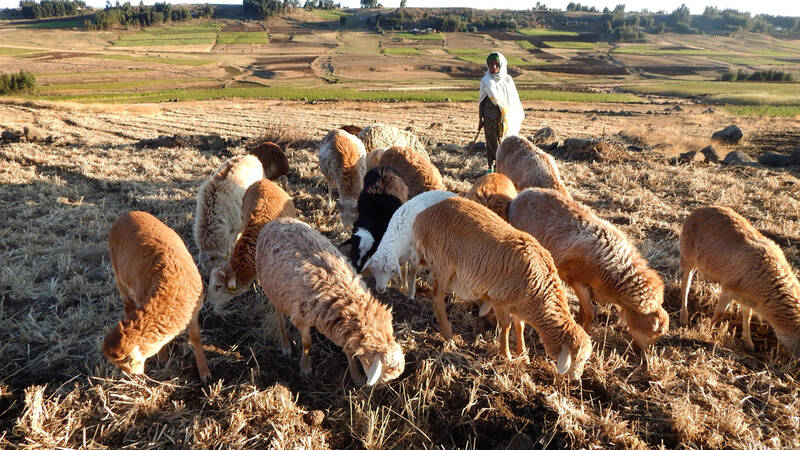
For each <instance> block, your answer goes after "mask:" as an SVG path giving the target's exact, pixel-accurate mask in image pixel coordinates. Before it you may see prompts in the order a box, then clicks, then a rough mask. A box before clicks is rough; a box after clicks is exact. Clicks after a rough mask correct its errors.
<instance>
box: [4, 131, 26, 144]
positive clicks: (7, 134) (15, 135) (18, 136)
mask: <svg viewBox="0 0 800 450" xmlns="http://www.w3.org/2000/svg"><path fill="white" fill-rule="evenodd" d="M20 140H22V133H20V132H19V131H14V130H3V132H2V133H0V141H3V142H19V141H20Z"/></svg>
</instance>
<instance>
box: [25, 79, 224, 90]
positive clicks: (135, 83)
mask: <svg viewBox="0 0 800 450" xmlns="http://www.w3.org/2000/svg"><path fill="white" fill-rule="evenodd" d="M204 81H216V80H215V79H214V78H207V77H193V78H172V79H159V80H131V81H106V82H98V83H63V84H51V85H47V86H39V87H38V88H37V92H39V93H41V94H47V93H55V92H59V91H84V90H91V91H119V90H125V89H134V88H141V87H153V86H164V85H169V86H178V85H181V84H193V83H198V82H204Z"/></svg>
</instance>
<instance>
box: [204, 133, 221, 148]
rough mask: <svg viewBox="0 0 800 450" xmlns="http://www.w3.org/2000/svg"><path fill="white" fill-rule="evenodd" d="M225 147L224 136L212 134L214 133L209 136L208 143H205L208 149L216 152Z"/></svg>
mask: <svg viewBox="0 0 800 450" xmlns="http://www.w3.org/2000/svg"><path fill="white" fill-rule="evenodd" d="M223 147H225V143H224V142H222V138H221V137H219V135H217V134H212V135H209V136H207V138H206V145H205V148H206V149H208V150H210V151H212V152H216V151H219V150H222V148H223Z"/></svg>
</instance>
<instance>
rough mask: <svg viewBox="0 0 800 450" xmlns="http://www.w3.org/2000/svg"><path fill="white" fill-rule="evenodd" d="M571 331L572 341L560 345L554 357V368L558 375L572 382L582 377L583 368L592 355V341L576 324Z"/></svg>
mask: <svg viewBox="0 0 800 450" xmlns="http://www.w3.org/2000/svg"><path fill="white" fill-rule="evenodd" d="M573 330H574V333H573V337H572V339H569V338H568V340H567V341H565V342H562V344H561V350H560V352H559V354H558V356H557V357H556V368H557V369H558V374H559V375H564V374H567V375H569V377H570V378H572V379H573V380H577V379H579V378H580V377H581V375H583V367H584V365H586V361H587V360H588V359H589V356H591V354H592V341H591V340H590V339H589V335H588V334H586V332H585V331H583V328H581V327H579V326H578V325H577V324H576V325H575V326H574V327H573ZM569 341H571V342H569ZM551 356H553V355H551Z"/></svg>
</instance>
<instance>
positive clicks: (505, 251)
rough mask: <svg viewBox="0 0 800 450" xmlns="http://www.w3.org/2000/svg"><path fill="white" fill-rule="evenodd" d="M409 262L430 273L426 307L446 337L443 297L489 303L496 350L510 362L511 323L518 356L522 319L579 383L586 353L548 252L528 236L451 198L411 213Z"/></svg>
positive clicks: (560, 368) (448, 331) (585, 342)
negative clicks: (412, 256)
mask: <svg viewBox="0 0 800 450" xmlns="http://www.w3.org/2000/svg"><path fill="white" fill-rule="evenodd" d="M413 248H414V251H415V252H416V260H417V262H418V263H419V264H421V265H427V266H428V268H430V270H431V272H432V273H433V278H434V282H433V295H434V298H433V302H434V310H435V312H436V318H437V320H438V321H439V325H440V327H441V333H442V335H443V336H444V337H445V338H446V339H450V338H451V337H452V331H451V327H450V322H449V321H448V320H447V313H446V310H445V303H444V299H445V295H446V294H447V292H449V291H453V292H455V293H456V294H458V295H459V296H461V297H462V298H465V299H471V300H483V301H484V302H488V303H491V304H492V306H493V307H494V308H495V310H496V311H497V317H498V320H499V321H500V324H501V326H502V328H503V342H502V351H503V353H504V354H505V355H506V357H507V358H510V357H511V353H510V351H509V348H508V333H509V330H510V327H511V322H510V320H509V315H510V318H513V320H514V322H515V324H516V325H517V326H518V327H517V351H518V352H523V351H524V346H523V338H522V327H521V326H520V325H522V321H524V322H527V323H529V324H531V325H532V326H533V328H534V329H535V330H536V332H537V333H538V334H539V337H540V338H541V340H542V343H543V344H544V347H545V351H546V352H547V354H548V356H550V357H551V358H553V359H554V360H555V361H557V367H558V373H559V374H564V373H569V374H570V375H571V376H572V377H573V378H580V376H581V374H582V373H583V366H584V364H585V363H586V360H587V359H588V358H589V355H590V354H591V351H592V344H591V341H590V339H589V336H588V335H587V334H586V332H585V331H584V330H583V329H582V328H581V327H580V326H578V324H577V323H575V320H574V319H573V318H572V315H571V314H570V312H569V306H568V304H567V297H566V294H565V293H564V289H563V287H562V286H561V281H560V280H559V279H558V272H557V271H556V266H555V264H554V263H553V259H552V258H551V257H550V254H549V253H548V252H547V250H545V249H544V248H542V246H540V245H539V244H538V243H537V242H536V240H535V239H533V238H532V237H531V236H530V235H529V234H527V233H524V232H522V231H519V230H517V229H515V228H514V227H512V226H511V225H509V224H508V223H507V222H505V221H503V220H502V219H501V218H500V217H499V216H497V214H494V213H493V212H491V211H490V210H489V209H488V208H486V207H485V206H483V205H480V204H478V203H475V202H473V201H472V200H468V199H465V198H459V197H452V198H448V199H446V200H443V201H441V202H439V203H436V204H435V205H433V206H430V207H429V208H427V209H426V210H424V211H422V212H421V213H419V215H418V216H417V219H416V221H415V222H414V243H413Z"/></svg>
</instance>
